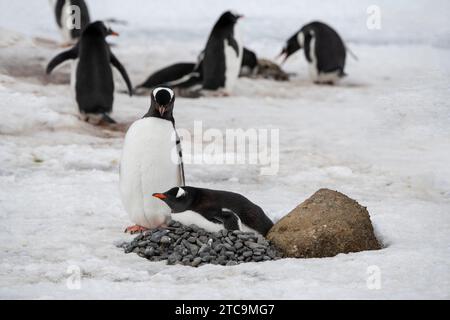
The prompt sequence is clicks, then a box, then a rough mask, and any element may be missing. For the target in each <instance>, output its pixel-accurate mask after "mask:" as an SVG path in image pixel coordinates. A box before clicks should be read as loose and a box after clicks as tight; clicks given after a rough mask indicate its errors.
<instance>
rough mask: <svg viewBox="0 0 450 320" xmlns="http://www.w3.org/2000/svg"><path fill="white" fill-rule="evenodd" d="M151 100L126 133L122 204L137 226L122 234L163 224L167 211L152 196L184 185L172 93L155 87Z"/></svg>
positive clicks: (121, 184) (164, 206) (121, 174)
mask: <svg viewBox="0 0 450 320" xmlns="http://www.w3.org/2000/svg"><path fill="white" fill-rule="evenodd" d="M150 100H151V103H150V109H149V111H148V112H147V113H146V114H145V115H144V117H143V118H142V119H139V120H137V121H135V122H134V123H133V124H132V125H131V126H130V128H129V129H128V132H127V133H126V136H125V142H124V146H123V152H122V161H121V163H120V194H121V198H122V203H123V206H124V207H125V210H126V211H127V212H128V214H129V216H130V219H131V221H133V222H134V223H135V224H136V225H135V226H132V227H128V228H127V229H126V230H125V231H126V232H131V233H135V232H139V231H143V230H146V229H151V228H157V227H159V226H160V225H162V224H164V223H165V222H166V219H167V218H168V217H170V209H169V208H168V207H167V206H166V205H164V204H163V203H162V202H161V201H159V200H157V199H155V198H153V197H152V194H153V193H155V192H158V190H161V189H162V190H165V189H166V188H170V187H172V186H174V185H175V186H183V185H184V170H183V161H182V152H181V144H180V139H179V138H178V135H177V132H176V130H175V120H174V117H173V107H174V102H175V95H174V92H173V91H172V89H170V88H167V87H158V88H156V89H154V90H153V91H152V93H151V95H150Z"/></svg>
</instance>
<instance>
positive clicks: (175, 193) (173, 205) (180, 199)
mask: <svg viewBox="0 0 450 320" xmlns="http://www.w3.org/2000/svg"><path fill="white" fill-rule="evenodd" d="M153 197H155V198H158V199H161V200H162V201H164V202H165V203H166V204H167V205H168V206H169V207H170V209H171V210H172V213H180V212H183V211H186V210H189V208H190V205H191V204H192V202H193V199H194V195H193V194H192V193H191V192H190V191H187V190H186V188H183V187H175V188H172V189H170V190H169V191H166V192H164V193H154V194H153Z"/></svg>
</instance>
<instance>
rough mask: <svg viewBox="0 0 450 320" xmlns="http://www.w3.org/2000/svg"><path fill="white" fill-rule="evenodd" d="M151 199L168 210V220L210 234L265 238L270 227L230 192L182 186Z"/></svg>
mask: <svg viewBox="0 0 450 320" xmlns="http://www.w3.org/2000/svg"><path fill="white" fill-rule="evenodd" d="M153 197H155V198H158V199H161V200H162V201H164V202H165V203H166V204H167V205H168V206H169V207H170V209H171V211H172V213H173V215H172V219H174V220H177V221H180V222H182V223H184V224H196V225H198V226H199V227H202V228H205V230H207V231H210V232H214V231H217V230H220V229H227V230H242V231H253V232H258V233H260V234H262V235H263V236H265V235H266V234H267V232H268V231H269V230H270V228H272V226H273V222H272V221H271V220H270V219H269V218H268V217H267V216H266V214H265V213H264V211H263V210H262V209H261V208H260V207H259V206H257V205H256V204H254V203H253V202H251V201H250V200H248V199H247V198H246V197H244V196H242V195H240V194H238V193H234V192H228V191H219V190H210V189H202V188H195V187H188V186H185V187H174V188H172V189H170V190H169V191H166V192H164V193H154V194H153ZM205 220H206V221H205Z"/></svg>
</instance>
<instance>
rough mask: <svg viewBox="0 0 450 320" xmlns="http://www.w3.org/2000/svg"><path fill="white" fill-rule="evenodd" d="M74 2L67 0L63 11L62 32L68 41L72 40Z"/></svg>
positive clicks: (61, 18)
mask: <svg viewBox="0 0 450 320" xmlns="http://www.w3.org/2000/svg"><path fill="white" fill-rule="evenodd" d="M71 6H72V4H71V2H70V0H66V1H65V3H64V5H63V7H62V11H61V17H60V23H61V33H62V36H63V39H64V41H65V42H66V43H71V42H72V40H73V39H72V27H73V26H72V24H73V19H74V17H73V16H72V15H73V12H72V7H71Z"/></svg>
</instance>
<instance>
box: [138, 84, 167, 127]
mask: <svg viewBox="0 0 450 320" xmlns="http://www.w3.org/2000/svg"><path fill="white" fill-rule="evenodd" d="M150 101H151V102H150V110H149V111H148V113H147V114H146V115H145V116H144V117H156V118H162V119H166V120H170V121H173V106H174V103H175V94H174V92H173V90H172V89H170V88H168V87H157V88H155V89H153V91H152V93H151V96H150Z"/></svg>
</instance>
